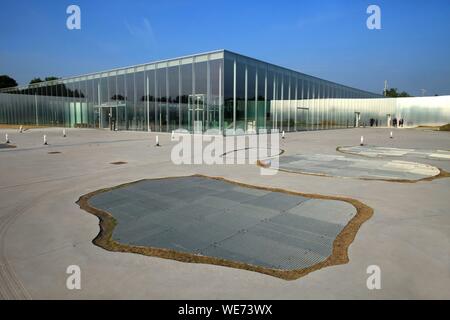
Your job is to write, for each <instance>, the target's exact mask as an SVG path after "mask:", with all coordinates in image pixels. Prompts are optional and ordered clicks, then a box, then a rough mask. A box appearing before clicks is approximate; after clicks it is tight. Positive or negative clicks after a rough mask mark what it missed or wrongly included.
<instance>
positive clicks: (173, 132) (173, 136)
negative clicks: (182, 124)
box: [171, 130, 175, 140]
mask: <svg viewBox="0 0 450 320" xmlns="http://www.w3.org/2000/svg"><path fill="white" fill-rule="evenodd" d="M171 139H172V140H173V139H175V131H173V130H172V137H171Z"/></svg>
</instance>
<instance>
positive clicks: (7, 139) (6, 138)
mask: <svg viewBox="0 0 450 320" xmlns="http://www.w3.org/2000/svg"><path fill="white" fill-rule="evenodd" d="M5 140H6V143H9V137H8V134H5Z"/></svg>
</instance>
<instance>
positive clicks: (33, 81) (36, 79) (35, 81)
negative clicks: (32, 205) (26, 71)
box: [30, 76, 59, 84]
mask: <svg viewBox="0 0 450 320" xmlns="http://www.w3.org/2000/svg"><path fill="white" fill-rule="evenodd" d="M58 79H59V78H58V77H53V76H52V77H45V79H44V80H42V79H41V78H34V79H32V80H31V81H30V84H33V83H39V82H44V81H53V80H58Z"/></svg>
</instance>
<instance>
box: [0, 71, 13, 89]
mask: <svg viewBox="0 0 450 320" xmlns="http://www.w3.org/2000/svg"><path fill="white" fill-rule="evenodd" d="M16 86H17V82H16V80H14V79H13V78H11V77H10V76H7V75H6V74H4V75H1V76H0V89H1V88H10V87H16Z"/></svg>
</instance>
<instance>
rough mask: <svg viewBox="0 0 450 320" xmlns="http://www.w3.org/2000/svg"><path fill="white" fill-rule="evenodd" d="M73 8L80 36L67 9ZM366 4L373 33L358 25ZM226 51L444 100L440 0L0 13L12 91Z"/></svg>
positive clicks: (46, 2) (17, 6) (14, 5)
mask: <svg viewBox="0 0 450 320" xmlns="http://www.w3.org/2000/svg"><path fill="white" fill-rule="evenodd" d="M70 4H76V5H78V6H80V8H81V30H68V29H67V28H66V20H67V17H68V14H66V9H67V7H68V6H69V5H70ZM370 4H376V5H379V6H380V8H381V24H382V29H381V30H369V29H368V28H367V27H366V20H367V18H368V16H369V15H368V14H367V13H366V9H367V7H368V6H369V5H370ZM215 49H228V50H231V51H235V52H238V53H241V54H245V55H248V56H251V57H254V58H258V59H261V60H264V61H267V62H271V63H274V64H278V65H281V66H285V67H288V68H291V69H294V70H298V71H301V72H304V73H307V74H311V75H315V76H318V77H321V78H324V79H327V80H332V81H336V82H339V83H342V84H347V85H350V86H354V87H357V88H360V89H365V90H369V91H373V92H381V91H382V90H383V85H384V80H385V79H387V80H388V83H389V86H390V87H397V88H399V89H400V90H406V91H407V92H409V93H410V94H412V95H421V91H420V90H421V89H426V90H427V91H426V94H427V95H434V94H440V95H442V94H450V1H449V0H371V1H365V0H292V1H283V0H276V1H275V0H272V1H263V0H259V1H256V0H255V1H253V0H240V1H234V0H224V1H222V0H204V1H203V0H201V1H200V0H199V1H195V0H165V1H159V0H151V1H150V0H147V1H144V0H128V1H126V0H116V1H113V0H109V1H106V0H103V1H101V0H81V1H80V0H73V1H64V0H58V1H55V0H51V1H50V0H34V1H31V0H20V1H3V2H2V5H1V9H0V74H8V75H10V76H12V77H13V78H15V79H16V80H17V81H18V82H19V83H20V84H27V83H28V82H29V80H30V79H32V78H33V77H41V78H42V77H46V76H58V77H67V76H72V75H79V74H83V73H89V72H95V71H101V70H106V69H110V68H117V67H122V66H128V65H134V64H139V63H144V62H150V61H153V60H158V59H166V58H174V57H177V56H181V55H187V54H192V53H199V52H204V51H210V50H215Z"/></svg>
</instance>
